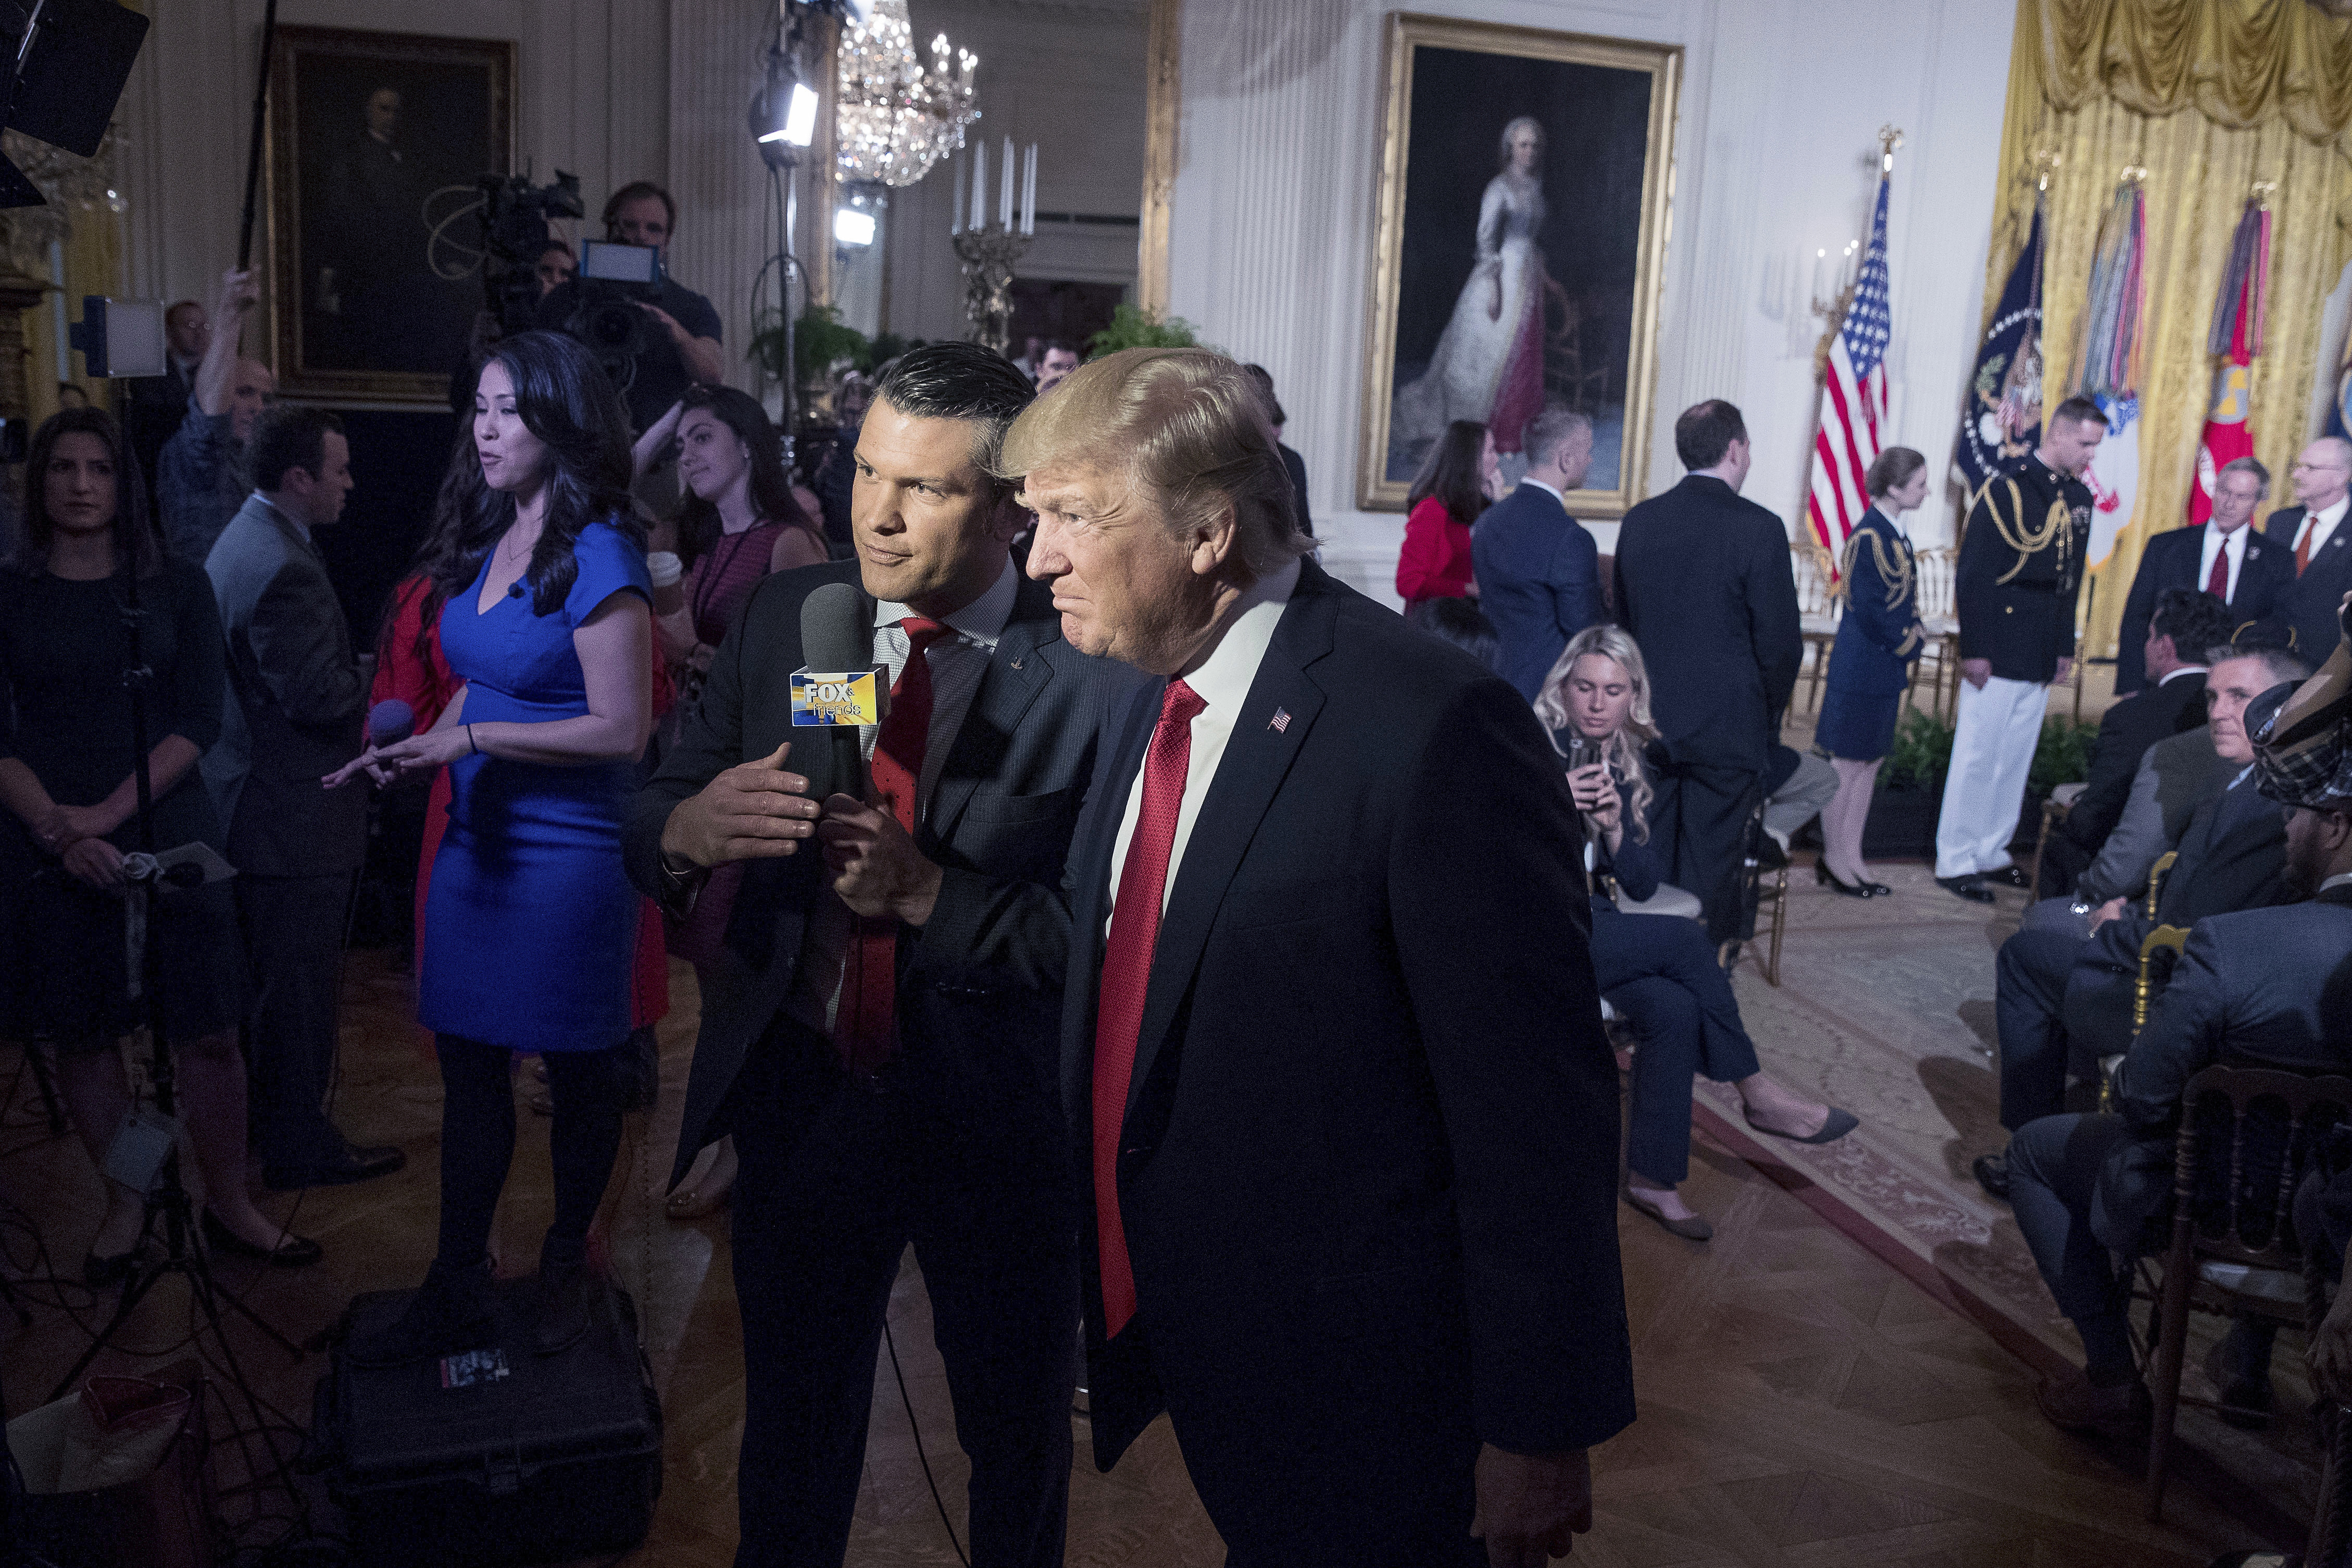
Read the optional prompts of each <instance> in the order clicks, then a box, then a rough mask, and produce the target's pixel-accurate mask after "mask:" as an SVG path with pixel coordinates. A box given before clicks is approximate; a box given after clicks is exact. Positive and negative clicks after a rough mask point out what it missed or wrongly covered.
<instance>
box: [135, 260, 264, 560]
mask: <svg viewBox="0 0 2352 1568" xmlns="http://www.w3.org/2000/svg"><path fill="white" fill-rule="evenodd" d="M260 298H261V289H260V286H259V285H258V284H257V283H255V282H254V280H253V274H252V273H251V272H249V271H242V270H239V269H238V268H234V267H232V268H229V269H228V270H227V271H226V272H224V273H222V274H221V280H220V289H219V292H218V293H217V294H215V296H214V305H213V312H212V321H213V332H212V339H211V341H210V342H207V343H206V344H205V352H204V358H203V359H201V360H199V361H198V362H197V363H196V382H195V391H194V393H193V394H191V395H190V396H189V398H188V416H187V417H186V418H184V419H183V420H182V421H181V422H180V427H179V429H177V430H176V431H174V432H173V434H172V438H171V439H170V440H168V441H166V442H164V443H163V453H162V455H161V456H159V457H158V458H156V459H155V503H156V509H157V510H160V511H161V512H162V513H163V542H164V543H165V544H166V545H168V546H169V547H170V549H171V551H172V553H173V554H174V555H177V556H179V557H181V558H182V559H183V560H186V561H190V562H194V563H195V564H196V565H199V566H201V565H203V564H204V563H205V556H206V555H207V554H209V553H211V552H212V547H213V542H214V541H215V540H216V539H218V538H219V537H220V536H221V531H222V530H224V529H226V527H228V520H229V519H230V518H232V517H235V516H236V509H237V508H238V507H240V506H243V505H244V504H245V495H246V481H245V444H246V442H247V441H248V440H249V439H251V438H252V436H253V422H254V421H255V420H256V419H257V418H259V417H260V416H261V411H262V409H263V407H264V406H266V405H268V402H269V400H270V398H271V397H272V396H273V395H276V393H277V391H278V378H277V376H275V375H274V374H271V373H270V369H269V367H268V365H266V364H263V363H261V362H260V361H259V360H252V359H245V358H241V357H240V356H239V355H238V353H237V343H238V340H239V339H240V338H241V337H242V336H243V334H244V331H245V313H246V312H247V310H252V309H253V307H254V305H255V303H256V302H257V300H259V299H260Z"/></svg>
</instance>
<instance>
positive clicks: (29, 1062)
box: [25, 1040, 66, 1133]
mask: <svg viewBox="0 0 2352 1568" xmlns="http://www.w3.org/2000/svg"><path fill="white" fill-rule="evenodd" d="M42 1047H43V1043H42V1042H41V1041H39V1040H27V1041H26V1042H25V1065H26V1066H27V1067H29V1068H32V1069H33V1087H34V1088H36V1089H39V1090H40V1091H41V1109H42V1110H43V1111H45V1112H46V1113H47V1116H48V1121H49V1131H51V1132H52V1133H58V1132H63V1131H65V1130H66V1109H65V1107H64V1106H63V1105H62V1104H60V1103H59V1102H58V1080H57V1079H56V1078H55V1077H54V1076H53V1075H51V1073H50V1072H49V1058H48V1054H47V1051H46V1050H44V1049H43V1048H42Z"/></svg>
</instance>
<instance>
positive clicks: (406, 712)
mask: <svg viewBox="0 0 2352 1568" xmlns="http://www.w3.org/2000/svg"><path fill="white" fill-rule="evenodd" d="M415 732H416V710H415V709H414V708H411V707H410V706H409V705H408V704H407V703H405V702H403V701H402V700H400V699H399V698H397V697H387V698H385V699H384V700H383V701H381V702H379V703H377V704H376V705H375V706H374V707H373V708H371V709H369V710H368V716H367V739H368V744H369V745H371V746H389V745H391V744H393V743H394V742H398V741H405V740H406V739H408V737H409V736H411V735H413V734H415Z"/></svg>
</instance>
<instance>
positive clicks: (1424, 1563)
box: [1003, 348, 1633, 1568]
mask: <svg viewBox="0 0 2352 1568" xmlns="http://www.w3.org/2000/svg"><path fill="white" fill-rule="evenodd" d="M1003 470H1004V471H1005V472H1008V473H1018V474H1021V475H1022V476H1023V483H1024V489H1023V497H1022V499H1023V500H1024V502H1025V503H1026V504H1027V505H1028V506H1030V507H1031V508H1032V509H1033V510H1035V512H1036V513H1037V536H1036V542H1035V545H1034V548H1033V550H1032V551H1031V553H1030V556H1029V573H1030V574H1031V575H1032V576H1034V577H1038V578H1041V579H1045V580H1048V581H1050V582H1052V584H1054V602H1055V604H1056V605H1059V606H1061V610H1062V625H1063V630H1064V635H1066V637H1068V638H1069V639H1070V640H1071V641H1072V642H1073V643H1075V644H1076V645H1077V646H1078V647H1082V648H1085V649H1086V650H1087V651H1088V652H1090V653H1097V654H1108V655H1110V656H1111V657H1113V658H1118V659H1121V660H1124V661H1126V662H1129V663H1131V664H1134V665H1136V666H1138V667H1139V668H1142V669H1144V670H1146V671H1148V672H1149V673H1150V675H1151V676H1152V677H1153V679H1151V680H1150V683H1149V684H1148V685H1147V686H1146V687H1145V688H1144V689H1143V691H1142V692H1140V693H1139V694H1138V696H1137V698H1136V700H1133V701H1132V702H1130V703H1129V704H1128V707H1127V710H1126V712H1125V713H1124V715H1123V716H1122V717H1121V718H1120V720H1119V721H1118V723H1117V724H1116V726H1115V727H1114V730H1113V731H1112V733H1111V735H1110V736H1109V737H1108V739H1107V741H1106V742H1105V743H1106V746H1107V747H1108V748H1109V749H1110V758H1111V761H1110V763H1109V764H1108V767H1107V768H1106V770H1105V773H1104V778H1103V784H1102V787H1101V790H1100V792H1099V793H1098V795H1097V799H1096V801H1095V802H1094V804H1092V805H1090V806H1089V807H1088V810H1087V820H1086V822H1085V823H1084V824H1082V825H1081V826H1080V827H1079V829H1078V834H1077V837H1076V841H1075V843H1074V845H1073V847H1072V852H1071V858H1070V865H1071V872H1070V888H1071V896H1072V898H1073V900H1075V910H1074V913H1073V916H1072V919H1071V921H1070V925H1069V930H1070V932H1071V951H1070V955H1069V963H1068V968H1069V976H1070V984H1069V997H1068V1005H1067V1007H1066V1011H1065V1013H1064V1015H1063V1033H1062V1052H1063V1055H1062V1063H1063V1092H1064V1102H1065V1104H1066V1107H1067V1109H1068V1113H1069V1115H1070V1118H1071V1121H1072V1122H1073V1125H1074V1128H1075V1129H1076V1139H1077V1142H1078V1144H1079V1148H1078V1157H1079V1160H1080V1162H1081V1165H1080V1169H1081V1171H1082V1172H1083V1174H1082V1175H1081V1177H1080V1179H1079V1190H1080V1192H1081V1193H1082V1194H1085V1195H1086V1196H1087V1199H1088V1200H1089V1203H1088V1206H1089V1210H1090V1216H1091V1217H1090V1218H1089V1220H1088V1221H1087V1223H1086V1225H1085V1227H1084V1230H1083V1232H1082V1236H1083V1244H1084V1247H1085V1249H1086V1253H1085V1255H1086V1258H1087V1272H1086V1289H1085V1291H1084V1295H1083V1298H1082V1300H1083V1301H1084V1305H1085V1312H1086V1320H1087V1360H1088V1364H1089V1368H1090V1372H1089V1375H1088V1378H1087V1391H1088V1408H1089V1413H1090V1422H1091V1426H1092V1429H1093V1435H1094V1444H1095V1458H1096V1463H1097V1464H1098V1465H1099V1466H1101V1467H1102V1468H1105V1469H1108V1468H1110V1467H1111V1465H1112V1464H1113V1463H1115V1462H1116V1461H1117V1460H1118V1457H1119V1454H1120V1453H1121V1452H1122V1451H1123V1450H1124V1449H1125V1448H1126V1447H1128V1445H1129V1444H1130V1443H1131V1442H1133V1441H1134V1439H1135V1437H1136V1436H1137V1435H1138V1434H1139V1433H1140V1432H1141V1431H1142V1430H1143V1428H1144V1427H1145V1426H1147V1425H1148V1424H1149V1423H1150V1422H1151V1421H1152V1420H1153V1419H1154V1418H1155V1417H1156V1416H1157V1415H1159V1414H1160V1411H1162V1410H1163V1409H1164V1410H1165V1411H1166V1412H1167V1413H1168V1415H1169V1416H1170V1417H1171V1419H1172V1421H1173V1422H1174V1425H1175V1432H1176V1440H1177V1442H1178V1443H1179V1444H1180V1445H1181V1447H1182V1448H1183V1454H1184V1463H1185V1467H1186V1468H1187V1470H1188V1471H1189V1472H1190V1474H1191V1477H1192V1483H1193V1485H1194V1487H1195V1488H1196V1489H1198V1491H1199V1493H1200V1496H1201V1500H1202V1504H1203V1505H1204V1506H1205V1507H1206V1509H1207V1510H1208V1513H1209V1517H1210V1519H1211V1520H1212V1521H1213V1522H1214V1523H1215V1525H1216V1527H1217V1530H1218V1532H1219V1533H1220V1534H1221V1535H1222V1536H1223V1538H1224V1543H1225V1547H1226V1550H1227V1552H1228V1553H1229V1555H1228V1557H1227V1562H1228V1563H1231V1564H1232V1565H1233V1568H1438V1565H1440V1564H1457V1565H1459V1568H1472V1565H1473V1564H1485V1563H1508V1564H1523V1563H1542V1562H1544V1561H1546V1554H1547V1553H1549V1555H1550V1556H1553V1557H1564V1556H1566V1555H1567V1554H1568V1552H1569V1549H1570V1543H1571V1540H1572V1537H1573V1533H1574V1532H1575V1531H1578V1530H1580V1529H1585V1528H1589V1526H1590V1522H1591V1468H1590V1464H1589V1461H1588V1459H1587V1457H1586V1450H1587V1449H1588V1448H1589V1447H1591V1445H1593V1444H1595V1443H1599V1442H1601V1441H1603V1440H1605V1439H1606V1438H1607V1437H1609V1436H1611V1435H1612V1434H1613V1433H1615V1432H1617V1431H1619V1430H1620V1429H1622V1427H1623V1426H1625V1425H1626V1424H1627V1423H1628V1422H1630V1421H1631V1420H1632V1419H1633V1382H1632V1370H1631V1369H1632V1361H1631V1355H1630V1351H1629V1347H1628V1343H1627V1339H1626V1330H1625V1317H1624V1300H1623V1294H1622V1289H1623V1288H1622V1276H1621V1268H1620V1263H1619V1259H1618V1256H1617V1244H1616V1226H1615V1205H1614V1202H1613V1198H1614V1192H1615V1184H1616V1181H1617V1168H1618V1166H1617V1144H1618V1138H1617V1125H1618V1122H1617V1117H1618V1094H1617V1084H1616V1074H1615V1065H1614V1063H1613V1062H1612V1060H1611V1058H1610V1054H1609V1048H1608V1043H1607V1041H1606V1039H1605V1038H1604V1037H1602V1035H1601V1024H1600V1016H1601V1015H1600V1005H1599V997H1598V995H1597V993H1596V990H1595V986H1594V983H1593V973H1592V965H1591V956H1590V953H1589V952H1588V950H1587V947H1586V937H1585V931H1586V929H1587V926H1588V922H1589V921H1590V919H1591V912H1590V906H1589V904H1588V903H1587V901H1586V894H1585V888H1584V876H1583V860H1582V855H1581V849H1580V839H1579V830H1578V822H1577V817H1576V814H1575V810H1574V806H1573V805H1572V803H1571V801H1570V797H1569V793H1568V789H1567V785H1566V783H1565V781H1564V780H1563V778H1562V776H1561V772H1560V766H1559V758H1558V755H1557V754H1556V753H1555V752H1553V751H1552V749H1551V746H1550V744H1549V742H1548V740H1547V739H1546V737H1545V735H1544V732H1543V730H1542V729H1541V727H1540V726H1539V725H1538V723H1537V722H1536V719H1535V715H1534V714H1533V712H1531V711H1530V710H1528V705H1527V703H1526V702H1525V701H1524V700H1521V699H1520V697H1519V696H1518V694H1517V692H1515V691H1514V690H1513V689H1511V687H1510V686H1509V685H1508V684H1507V683H1506V682H1504V681H1502V680H1499V679H1496V677H1495V676H1494V675H1492V674H1491V673H1489V672H1488V671H1487V670H1486V669H1485V668H1482V667H1481V666H1479V665H1478V664H1477V663H1476V662H1475V661H1474V660H1473V659H1471V658H1468V657H1467V656H1466V655H1464V654H1462V653H1460V652H1458V651H1456V650H1455V649H1453V648H1449V647H1444V646H1443V645H1442V644H1440V643H1439V642H1438V641H1437V639H1435V638H1434V637H1426V636H1423V634H1422V633H1420V632H1418V631H1415V630H1414V629H1412V627H1410V626H1406V625H1405V624H1404V622H1403V621H1402V620H1401V619H1399V618H1398V617H1397V616H1394V615H1391V613H1389V612H1388V611H1387V610H1385V609H1382V608H1381V607H1380V606H1378V605H1374V604H1373V603H1371V602H1370V600H1368V599H1366V598H1365V597H1364V596H1363V595H1360V594H1358V593H1356V592H1355V591H1354V590H1352V589H1350V588H1348V587H1345V586H1343V585H1341V584H1339V583H1338V582H1335V581H1334V580H1333V579H1332V578H1331V577H1330V576H1329V575H1328V574H1326V573H1324V572H1323V571H1322V569H1321V568H1319V567H1318V566H1317V565H1316V564H1315V563H1313V561H1311V560H1303V559H1301V557H1302V556H1303V555H1304V554H1305V553H1306V551H1307V539H1306V538H1305V536H1304V535H1302V534H1300V533H1299V532H1298V531H1297V525H1296V523H1295V522H1294V521H1293V520H1292V516H1291V504H1292V501H1291V491H1290V484H1289V481H1288V479H1286V476H1285V475H1284V473H1283V470H1282V463H1281V460H1280V458H1279V457H1278V455H1277V454H1276V451H1275V449H1274V439H1273V435H1272V433H1271V432H1270V431H1269V430H1268V429H1267V427H1266V422H1265V405H1264V404H1263V403H1262V402H1261V401H1260V399H1259V398H1258V396H1257V395H1256V393H1255V389H1254V388H1253V387H1252V386H1251V385H1250V383H1249V381H1248V378H1247V377H1246V376H1245V375H1244V374H1243V373H1242V370H1241V367H1240V366H1238V365H1236V364H1234V363H1233V362H1232V361H1230V360H1228V359H1225V358H1224V357H1223V355H1220V354H1216V353H1211V352H1209V351H1206V350H1202V349H1140V348H1139V349H1127V350H1124V351H1122V352H1120V353H1114V354H1108V355H1106V356H1104V357H1103V358H1100V359H1097V360H1095V361H1092V362H1091V363H1087V365H1085V366H1083V367H1082V368H1080V369H1079V370H1078V372H1077V373H1076V374H1075V375H1073V376H1071V377H1070V379H1069V380H1068V381H1066V382H1065V383H1064V384H1062V386H1061V388H1060V389H1059V390H1058V391H1056V392H1055V393H1054V395H1052V396H1050V397H1044V398H1040V399H1039V400H1038V401H1037V403H1036V404H1035V405H1034V406H1033V407H1031V408H1030V409H1029V410H1028V412H1026V413H1024V415H1023V416H1022V417H1021V419H1020V421H1019V422H1018V423H1017V424H1015V425H1014V426H1013V431H1012V433H1011V434H1010V435H1009V436H1007V437H1006V438H1005V444H1004V456H1003ZM1504 908H1507V909H1508V910H1510V911H1511V914H1510V918H1509V919H1508V920H1507V921H1501V922H1497V921H1494V920H1493V919H1491V918H1489V916H1490V914H1491V911H1493V910H1496V909H1504ZM1479 1535H1483V1536H1484V1537H1485V1542H1484V1544H1483V1545H1481V1543H1480V1542H1479V1541H1478V1540H1477V1539H1476V1536H1479Z"/></svg>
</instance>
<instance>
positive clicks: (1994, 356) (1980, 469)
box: [1953, 197, 2042, 495]
mask: <svg viewBox="0 0 2352 1568" xmlns="http://www.w3.org/2000/svg"><path fill="white" fill-rule="evenodd" d="M1966 401H1967V405H1966V406H1965V407H1964V408H1963V409H1962V410H1961V413H1960V444H1959V449H1958V451H1957V452H1956V453H1954V454H1953V460H1954V461H1955V462H1956V463H1958V466H1959V469H1960V473H1961V475H1962V477H1963V478H1964V479H1966V481H1967V483H1968V488H1969V493H1970V494H1971V495H1973V494H1974V493H1975V492H1976V491H1978V490H1979V489H1983V488H1984V483H1985V481H1986V480H1987V479H1991V478H1992V477H1993V476H1994V475H1995V474H1997V473H1999V472H2000V470H2001V468H2003V467H2005V466H2006V465H2007V464H2009V463H2011V462H2012V461H2014V460H2015V459H2016V458H2022V457H2023V456H2025V454H2027V453H2028V452H2031V451H2032V450H2033V448H2034V447H2036V446H2037V445H2039V444H2040V442H2041V440H2042V203H2041V200H2040V198H2039V197H2036V198H2035V201H2034V204H2033V226H2032V228H2031V229H2030V230H2028V231H2027V234H2026V238H2025V248H2024V249H2022V250H2021V251H2019V252H2018V253H2017V263H2016V265H2015V266H2013V267H2011V268H2010V269H2009V281H2008V283H2007V284H2005V285H2003V286H2002V289H2001V291H2000V304H1998V305H1996V306H1994V307H1993V312H1992V319H1991V320H1990V321H1987V322H1986V323H1985V334H1984V342H1983V343H1982V344H1981V345H1980V346H1979V348H1978V350H1977V365H1976V374H1974V375H1972V376H1971V377H1970V378H1969V390H1968V395H1967V400H1966Z"/></svg>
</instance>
